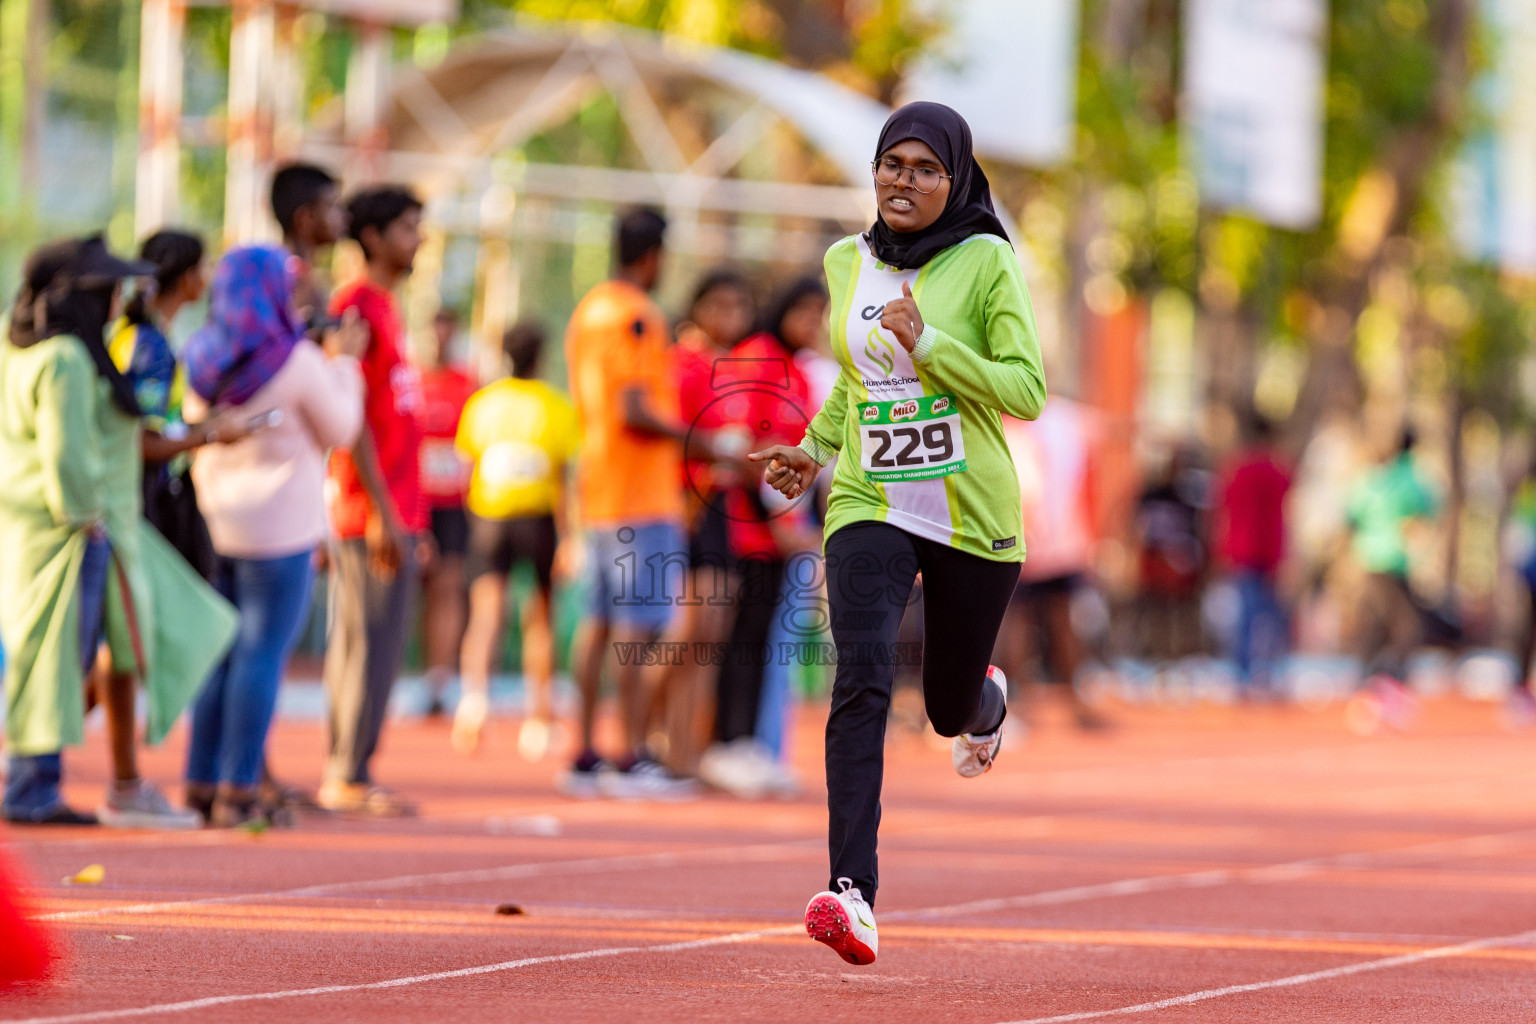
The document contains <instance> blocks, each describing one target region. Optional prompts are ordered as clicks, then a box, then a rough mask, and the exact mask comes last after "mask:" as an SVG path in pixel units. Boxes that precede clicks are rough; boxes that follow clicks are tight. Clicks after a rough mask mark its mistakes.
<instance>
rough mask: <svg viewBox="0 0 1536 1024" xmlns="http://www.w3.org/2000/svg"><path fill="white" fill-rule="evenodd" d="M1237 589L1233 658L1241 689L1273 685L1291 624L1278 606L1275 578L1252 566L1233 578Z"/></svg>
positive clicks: (1287, 645) (1283, 655) (1283, 610)
mask: <svg viewBox="0 0 1536 1024" xmlns="http://www.w3.org/2000/svg"><path fill="white" fill-rule="evenodd" d="M1232 584H1233V586H1234V587H1235V588H1236V589H1237V600H1238V606H1237V608H1238V610H1237V633H1236V636H1235V637H1234V638H1233V649H1232V660H1233V661H1235V662H1237V675H1238V681H1239V682H1240V683H1241V684H1242V685H1243V687H1244V688H1247V687H1249V686H1253V685H1258V686H1260V687H1264V688H1268V687H1271V686H1273V685H1274V682H1275V672H1276V669H1277V668H1278V667H1279V664H1280V660H1281V659H1282V658H1284V657H1285V653H1286V648H1287V647H1289V646H1290V644H1289V638H1290V624H1289V622H1287V621H1286V614H1285V609H1284V608H1282V607H1281V606H1280V598H1279V595H1278V594H1277V593H1276V591H1275V581H1274V579H1273V578H1271V577H1270V576H1268V575H1265V574H1264V573H1261V572H1257V571H1255V570H1253V569H1242V570H1239V571H1238V572H1237V573H1236V574H1235V575H1234V576H1233V577H1232Z"/></svg>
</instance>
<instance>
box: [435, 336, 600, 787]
mask: <svg viewBox="0 0 1536 1024" xmlns="http://www.w3.org/2000/svg"><path fill="white" fill-rule="evenodd" d="M502 350H503V351H504V352H505V354H506V365H507V372H508V374H509V376H507V377H506V378H504V379H502V380H499V381H497V382H495V383H494V384H489V385H487V386H486V387H484V388H481V389H480V390H479V391H477V392H475V394H474V395H473V396H472V397H471V398H470V400H469V403H468V404H467V405H466V406H465V407H464V414H463V416H462V418H461V419H460V421H459V432H458V441H457V444H458V450H459V452H460V453H462V455H463V456H464V457H465V458H466V459H469V460H470V464H471V466H472V467H473V475H472V476H471V478H470V484H469V497H468V503H469V558H468V562H467V564H466V572H467V575H468V577H469V627H468V628H467V629H466V630H465V632H464V648H463V654H462V656H461V657H460V659H459V664H460V672H461V674H462V675H463V679H464V692H463V695H462V696H461V697H460V698H459V706H458V709H457V711H456V713H455V714H454V722H453V744H454V746H455V747H456V748H457V749H458V750H460V751H462V752H465V753H468V752H471V751H473V750H474V749H475V748H476V747H477V746H478V744H479V741H480V729H481V726H483V725H484V723H485V718H486V714H487V709H488V707H489V691H490V680H491V673H492V672H493V671H495V667H496V654H497V652H498V651H499V650H500V649H501V635H502V625H503V624H504V623H505V622H506V617H507V611H506V609H507V581H508V577H509V575H510V573H511V571H512V568H513V566H515V565H517V564H518V563H523V562H526V563H528V564H529V565H530V566H531V567H532V569H533V574H534V580H535V583H536V586H535V588H534V592H533V594H532V595H531V596H530V597H529V599H528V602H527V604H526V605H524V607H523V616H522V647H523V687H524V699H525V701H526V704H525V717H524V719H523V725H522V730H521V731H520V732H519V734H518V739H517V749H518V753H519V754H521V755H522V757H523V758H524V759H525V760H528V761H537V760H539V759H541V758H542V757H543V756H544V754H545V752H546V751H547V750H548V748H549V740H550V729H551V726H552V724H553V721H554V710H553V708H552V706H551V703H550V678H551V676H552V675H553V673H554V663H555V640H554V631H553V629H552V626H551V614H550V610H551V597H552V589H553V581H554V577H555V569H556V564H557V559H556V553H557V552H558V551H560V550H561V545H563V544H565V543H566V542H567V540H568V538H569V537H570V528H569V523H568V522H567V521H566V515H565V511H566V493H565V492H566V477H567V475H568V469H569V466H570V463H571V460H572V459H573V458H574V457H575V454H576V443H577V439H578V437H579V435H580V428H581V425H580V423H579V422H578V421H577V418H576V409H575V407H574V406H573V405H572V404H571V400H570V398H569V397H567V396H566V394H565V393H564V392H563V391H560V390H559V389H557V388H554V387H551V386H550V385H549V384H546V383H545V382H544V381H542V380H539V379H538V374H539V366H540V363H541V361H542V359H543V352H544V329H543V328H542V327H540V326H539V325H538V324H536V323H522V324H518V325H517V326H515V327H513V328H512V329H511V330H509V331H508V332H507V333H506V335H505V337H503V339H502ZM566 550H568V549H566Z"/></svg>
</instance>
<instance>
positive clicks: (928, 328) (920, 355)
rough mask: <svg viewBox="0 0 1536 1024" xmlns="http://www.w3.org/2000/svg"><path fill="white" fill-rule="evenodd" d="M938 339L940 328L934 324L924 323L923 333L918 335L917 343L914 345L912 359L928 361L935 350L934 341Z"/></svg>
mask: <svg viewBox="0 0 1536 1024" xmlns="http://www.w3.org/2000/svg"><path fill="white" fill-rule="evenodd" d="M938 340H939V329H938V328H937V327H935V326H933V324H924V325H923V333H922V334H919V335H918V336H917V344H916V345H914V346H912V361H913V362H914V363H926V362H927V361H928V355H929V353H931V352H932V351H933V344H934V342H936V341H938Z"/></svg>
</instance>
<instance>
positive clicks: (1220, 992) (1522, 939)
mask: <svg viewBox="0 0 1536 1024" xmlns="http://www.w3.org/2000/svg"><path fill="white" fill-rule="evenodd" d="M1533 940H1536V931H1529V932H1520V933H1518V934H1516V935H1500V936H1495V937H1493V938H1487V939H1474V940H1472V941H1471V942H1462V943H1459V944H1457V945H1455V946H1440V947H1438V948H1436V949H1426V950H1422V951H1421V952H1418V953H1404V954H1403V955H1401V956H1389V957H1383V958H1382V959H1380V960H1364V961H1361V962H1360V963H1354V964H1345V965H1344V966H1343V967H1330V968H1329V969H1328V970H1325V971H1311V972H1309V973H1307V974H1293V975H1291V976H1290V977H1288V978H1274V979H1272V980H1270V981H1255V982H1250V983H1249V984H1246V985H1227V986H1225V987H1224V988H1208V989H1204V990H1202V991H1199V992H1191V993H1189V995H1185V996H1172V997H1170V998H1168V999H1157V1000H1154V1001H1153V1002H1150V1003H1137V1004H1136V1005H1135V1006H1118V1007H1116V1008H1114V1009H1112V1010H1086V1011H1084V1012H1082V1013H1063V1014H1060V1015H1058V1016H1055V1017H1032V1018H1030V1019H1029V1020H1019V1021H1010V1022H1009V1024H1067V1022H1068V1021H1077V1020H1099V1019H1101V1018H1104V1017H1129V1016H1130V1015H1132V1014H1136V1013H1150V1012H1151V1011H1153V1010H1166V1009H1168V1008H1169V1007H1173V1006H1188V1005H1189V1004H1190V1003H1203V1002H1205V1001H1206V1000H1208V999H1221V998H1223V997H1225V996H1236V995H1242V994H1243V993H1245V992H1261V991H1263V990H1265V989H1271V988H1292V987H1294V986H1296V985H1310V984H1311V983H1312V982H1314V981H1329V980H1331V979H1333V978H1345V977H1348V976H1349V975H1351V974H1366V973H1368V972H1371V971H1385V970H1390V969H1391V968H1393V967H1407V966H1410V965H1412V964H1419V963H1423V962H1425V961H1426V960H1443V959H1445V958H1446V957H1454V956H1463V955H1465V954H1467V953H1475V952H1477V951H1478V950H1480V949H1490V948H1493V947H1497V946H1518V945H1521V944H1523V943H1527V942H1531V941H1533Z"/></svg>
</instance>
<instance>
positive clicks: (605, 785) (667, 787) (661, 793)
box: [597, 756, 699, 800]
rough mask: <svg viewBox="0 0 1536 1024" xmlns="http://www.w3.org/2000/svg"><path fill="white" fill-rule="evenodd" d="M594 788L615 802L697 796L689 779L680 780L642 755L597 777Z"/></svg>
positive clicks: (697, 792)
mask: <svg viewBox="0 0 1536 1024" xmlns="http://www.w3.org/2000/svg"><path fill="white" fill-rule="evenodd" d="M597 789H598V792H599V793H601V794H602V795H603V796H607V797H612V798H613V799H615V800H692V799H694V798H695V797H697V796H698V795H699V784H698V783H697V782H695V781H694V780H693V779H680V778H678V777H677V776H676V775H673V774H672V773H671V772H669V771H667V769H666V767H665V766H664V765H662V764H661V763H659V762H657V761H654V760H652V759H651V758H650V757H644V756H642V757H637V758H635V759H634V760H633V761H631V762H630V763H629V764H628V765H627V766H625V767H623V768H618V769H616V770H614V771H611V772H604V773H602V774H601V775H599V776H598V779H597Z"/></svg>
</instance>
